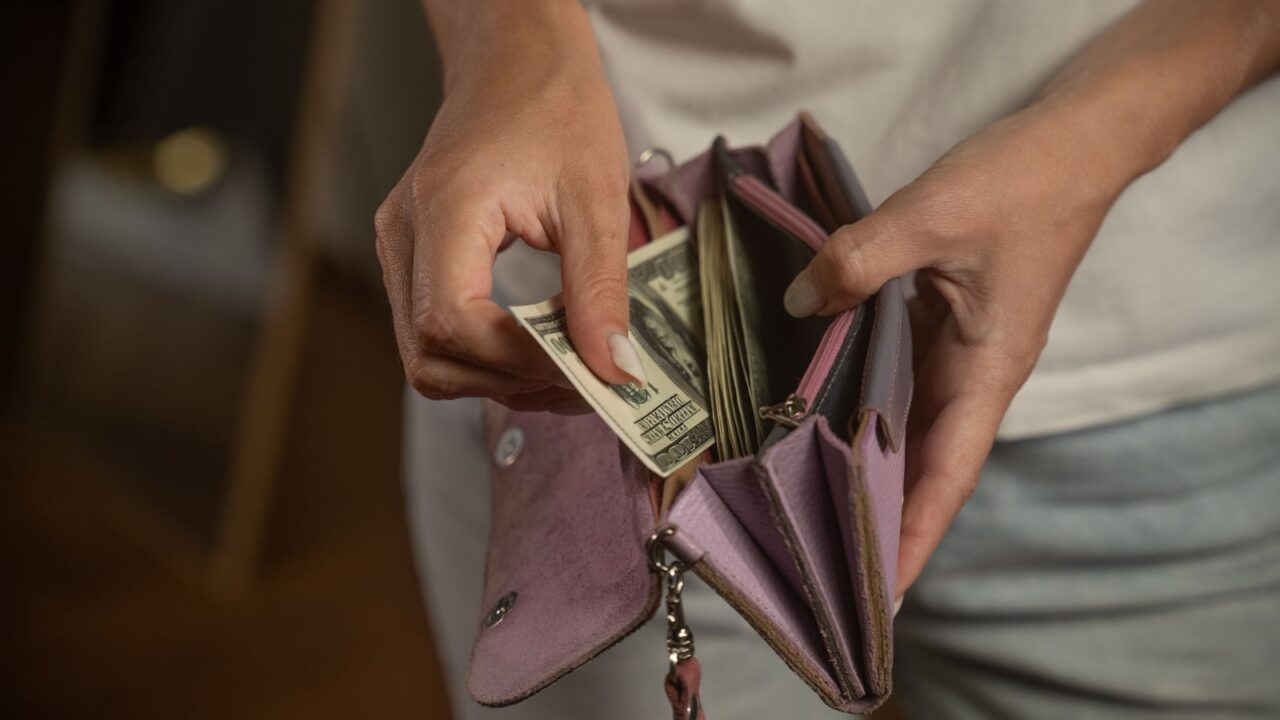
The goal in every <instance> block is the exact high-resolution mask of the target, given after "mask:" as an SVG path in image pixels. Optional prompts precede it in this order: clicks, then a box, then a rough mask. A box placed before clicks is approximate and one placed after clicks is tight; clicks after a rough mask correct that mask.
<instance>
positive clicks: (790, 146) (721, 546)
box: [468, 114, 912, 718]
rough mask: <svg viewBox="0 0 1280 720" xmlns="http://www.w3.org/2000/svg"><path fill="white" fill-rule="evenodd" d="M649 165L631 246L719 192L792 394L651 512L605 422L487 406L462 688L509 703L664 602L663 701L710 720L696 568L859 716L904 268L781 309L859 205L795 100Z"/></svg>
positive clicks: (872, 615) (867, 684)
mask: <svg viewBox="0 0 1280 720" xmlns="http://www.w3.org/2000/svg"><path fill="white" fill-rule="evenodd" d="M657 165H658V163H656V162H653V161H652V160H651V161H649V162H646V163H644V164H642V165H641V166H640V167H638V168H637V169H636V172H635V177H636V185H637V188H636V192H638V193H641V194H642V195H643V197H637V198H636V200H637V202H636V203H633V208H634V209H635V215H636V218H635V219H634V222H633V227H634V229H635V230H636V233H635V234H636V239H635V240H633V242H641V241H642V240H643V239H644V238H647V237H649V236H655V235H657V234H658V231H657V228H653V227H650V226H651V225H654V224H658V223H666V224H669V225H671V226H672V227H674V226H678V225H687V224H692V223H693V222H694V216H695V213H696V211H697V208H698V204H699V202H701V201H702V200H704V199H707V198H710V197H713V196H714V194H715V193H718V192H721V191H723V192H725V193H726V195H727V197H728V198H729V202H731V206H732V212H733V213H735V217H736V219H737V221H738V225H739V226H740V227H741V228H742V235H743V237H744V240H743V243H744V246H745V247H747V248H748V250H750V251H751V253H752V254H753V255H754V256H755V257H756V258H757V261H758V262H759V263H760V265H761V267H760V268H759V271H760V274H761V275H762V277H764V280H763V281H762V282H760V283H758V285H757V287H756V291H755V292H756V294H758V295H759V297H758V298H756V300H757V301H758V302H759V307H760V308H762V310H761V312H760V313H758V321H759V322H760V323H761V327H759V328H757V330H758V331H759V332H760V336H761V337H762V338H764V339H765V346H766V347H765V352H766V354H769V355H770V356H771V357H770V360H771V365H770V366H771V367H772V368H777V369H778V373H779V375H780V377H782V378H783V381H782V386H783V387H785V395H783V396H782V397H775V398H770V403H769V405H770V406H769V407H765V408H762V416H763V417H766V418H767V422H766V431H767V437H766V440H765V441H764V442H763V443H762V446H761V447H762V449H761V450H760V451H759V452H758V453H756V454H755V455H754V456H749V457H740V458H736V459H733V460H729V461H727V462H715V461H714V459H711V460H710V461H708V462H704V463H703V464H701V465H700V466H698V467H697V469H696V471H695V472H694V473H693V475H692V479H691V480H690V481H689V482H688V484H687V485H686V486H685V487H684V489H683V490H682V491H681V492H680V494H679V495H678V496H677V497H676V498H675V500H674V501H673V502H671V503H670V506H669V508H668V509H667V510H666V512H665V513H660V512H659V507H660V502H659V490H658V488H660V487H661V481H660V479H658V478H656V477H654V476H652V474H651V473H650V472H649V471H648V470H647V469H646V468H645V467H644V465H642V464H641V463H640V461H638V460H637V459H636V458H634V457H633V456H632V455H631V453H630V452H629V451H628V450H627V449H626V448H625V447H623V446H621V444H620V443H619V441H618V439H617V438H616V437H615V436H614V434H613V433H612V432H611V431H610V429H609V428H608V427H607V426H606V425H605V423H604V422H603V421H602V420H601V419H600V418H599V417H597V416H595V415H585V416H576V417H561V416H556V415H552V414H548V413H522V412H516V411H512V410H510V409H507V408H504V407H502V406H500V405H497V404H490V405H489V406H488V408H487V411H488V412H487V418H486V423H487V431H488V437H489V442H490V446H491V447H492V448H493V450H494V455H493V457H494V461H493V466H492V484H493V485H492V498H493V500H492V503H493V507H492V527H493V529H492V534H491V537H490V544H489V552H488V560H487V566H486V569H485V589H484V607H483V609H482V612H481V617H480V623H479V628H478V632H477V636H476V641H475V645H474V648H473V651H472V657H471V663H470V667H469V672H468V688H469V690H470V692H471V695H472V696H473V697H474V699H475V700H477V701H478V702H480V703H483V704H485V705H507V704H511V703H515V702H518V701H520V700H522V699H524V698H526V697H529V696H530V695H532V694H534V693H536V692H538V691H539V690H541V689H542V688H545V687H546V686H548V685H549V684H551V683H553V682H555V681H556V680H557V679H558V678H560V677H563V676H564V675H565V674H567V673H569V672H570V671H572V670H573V669H574V668H576V667H578V666H579V665H582V664H583V663H585V662H587V661H588V660H590V659H591V658H593V657H595V656H596V655H597V654H599V653H601V652H604V651H605V650H607V649H608V648H609V647H610V646H612V645H613V644H614V643H617V642H618V641H619V640H621V639H622V638H624V637H625V636H626V635H628V634H629V633H631V632H632V631H633V630H635V629H636V628H637V627H639V626H640V625H642V624H643V623H645V622H646V621H648V620H649V619H650V618H651V617H653V615H654V614H655V611H656V610H657V608H658V606H659V604H660V603H661V602H662V601H663V600H664V599H665V601H666V609H667V623H668V630H669V632H668V647H667V649H666V650H667V654H668V657H669V659H670V662H671V671H670V673H669V675H668V678H667V690H668V695H669V697H670V699H671V701H672V704H673V706H674V708H675V711H676V717H683V718H700V717H703V716H704V710H703V708H702V706H701V698H700V697H698V691H697V676H698V672H699V670H698V668H697V666H696V661H695V660H693V658H694V654H693V643H692V635H691V631H690V629H689V628H687V627H685V625H684V622H683V615H682V613H681V609H680V608H681V606H680V602H681V600H680V595H679V590H680V588H681V581H682V576H683V573H685V572H692V573H695V574H696V575H698V576H699V577H700V578H702V579H703V580H704V581H705V582H706V583H707V584H708V585H709V586H710V587H712V588H713V589H714V590H715V591H716V592H717V593H718V594H719V595H720V596H721V597H723V598H724V600H725V601H726V602H728V603H729V604H730V605H731V606H732V607H733V608H734V609H735V610H736V611H737V612H739V613H740V614H741V615H742V616H743V617H744V618H745V619H746V620H747V621H748V622H749V623H750V625H751V626H752V627H753V628H754V629H755V630H756V631H757V632H759V634H760V636H761V637H762V638H763V639H764V641H765V642H767V643H768V644H769V645H770V646H771V647H772V648H773V650H774V651H776V652H777V654H778V655H779V656H780V657H781V658H782V660H783V661H784V662H785V663H786V664H787V665H788V666H789V667H790V668H791V669H792V670H793V671H794V672H795V673H796V674H798V675H799V676H800V677H801V678H803V679H804V680H805V682H807V683H808V684H809V686H810V687H812V688H813V690H814V691H815V692H817V694H818V695H819V696H821V698H822V700H823V701H825V702H826V703H827V704H828V705H830V706H831V707H833V708H836V709H838V710H841V711H845V712H849V713H862V712H868V711H870V710H873V709H874V708H876V707H877V706H879V705H880V704H881V703H882V702H883V701H884V700H885V698H887V697H888V695H889V693H890V690H891V686H892V677H891V675H892V673H891V670H892V663H893V600H894V570H895V567H896V562H897V551H898V532H899V524H900V520H901V509H902V497H903V484H902V483H903V457H904V453H903V442H904V435H905V425H906V418H907V409H908V405H909V404H910V400H911V388H912V373H911V333H910V329H909V327H908V320H907V313H906V306H905V303H904V299H903V293H902V288H901V286H900V281H898V280H892V281H890V282H888V283H886V284H885V285H884V287H882V288H881V290H880V292H879V293H878V294H877V295H875V296H874V297H873V298H872V299H870V300H868V301H867V302H865V303H864V304H862V305H861V306H859V307H857V308H855V309H853V310H849V311H847V312H845V313H843V314H841V315H838V316H836V317H834V318H816V319H808V320H806V321H799V320H794V319H791V318H790V317H789V316H787V315H786V314H785V312H783V311H782V293H783V292H784V291H785V288H786V286H787V284H788V283H789V282H790V281H791V279H792V278H793V277H794V276H795V274H796V273H797V272H799V271H800V270H801V269H802V268H803V267H805V265H806V264H807V263H808V261H809V259H810V258H812V256H813V254H814V252H815V251H816V250H817V249H818V248H819V247H821V245H822V243H823V242H825V240H826V238H827V235H828V234H829V233H830V232H831V231H832V230H834V229H836V228H837V227H839V226H841V225H845V224H848V223H853V222H856V221H857V220H858V219H859V218H861V217H862V216H864V215H865V214H867V213H868V212H870V207H869V205H868V202H867V199H866V197H865V195H864V194H863V192H862V190H861V188H860V186H859V184H858V181H857V179H856V177H855V176H854V174H853V171H852V170H851V169H850V167H849V164H848V163H847V161H846V160H845V158H844V156H843V154H842V153H841V151H840V149H839V147H838V146H837V145H836V143H835V142H834V141H833V140H832V139H831V138H829V137H828V136H827V135H826V134H825V133H824V132H823V131H822V130H821V129H820V128H819V127H818V126H817V124H816V123H815V122H814V121H813V120H812V119H811V118H809V117H808V116H807V115H803V114H802V115H801V116H800V117H799V118H797V119H796V120H795V121H793V122H792V123H790V124H789V125H787V126H786V127H785V128H783V129H782V131H780V132H779V133H778V134H777V135H776V136H774V137H773V138H772V139H771V140H770V141H769V143H768V145H767V146H765V147H749V148H741V149H733V150H729V149H727V148H726V147H725V146H724V143H723V141H717V144H716V145H715V146H714V147H713V148H712V149H711V150H709V151H707V152H706V153H703V154H702V155H699V156H698V157H695V158H693V159H692V160H689V161H688V162H686V163H684V164H682V165H679V166H677V167H674V168H671V169H669V170H664V169H661V168H658V167H656V166H657ZM642 208H643V212H642ZM693 630H695V631H696V628H694V629H693Z"/></svg>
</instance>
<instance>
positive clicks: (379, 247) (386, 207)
mask: <svg viewBox="0 0 1280 720" xmlns="http://www.w3.org/2000/svg"><path fill="white" fill-rule="evenodd" d="M402 217H403V216H402V214H401V210H400V204H399V203H398V202H396V201H394V200H392V199H390V198H388V199H387V200H386V201H385V202H383V203H382V205H380V206H378V210H377V212H375V213H374V214H373V232H374V249H375V250H376V251H377V253H378V259H379V260H382V261H384V262H385V261H386V259H387V256H388V255H389V254H390V253H391V252H392V251H393V248H394V247H395V246H398V245H399V243H400V238H401V236H402V234H403V231H404V222H403V220H402V219H401V218H402Z"/></svg>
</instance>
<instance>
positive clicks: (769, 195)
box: [733, 175, 857, 427]
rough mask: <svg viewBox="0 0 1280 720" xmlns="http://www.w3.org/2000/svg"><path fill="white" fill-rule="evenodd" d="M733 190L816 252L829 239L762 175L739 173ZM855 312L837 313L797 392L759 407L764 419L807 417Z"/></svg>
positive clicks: (789, 420) (791, 423)
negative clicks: (761, 176) (762, 179)
mask: <svg viewBox="0 0 1280 720" xmlns="http://www.w3.org/2000/svg"><path fill="white" fill-rule="evenodd" d="M733 190H734V193H735V194H736V195H737V196H738V197H739V198H740V199H741V200H742V201H743V202H746V203H747V204H749V205H751V206H752V207H754V208H755V209H756V210H758V211H759V212H760V213H761V214H762V215H764V216H765V217H766V219H768V220H769V221H771V222H773V223H774V224H775V225H777V226H778V227H779V228H780V229H781V230H783V231H784V232H787V233H789V234H790V235H791V236H792V237H794V238H796V239H798V240H800V241H801V242H803V243H804V244H806V245H808V246H809V247H810V248H812V249H813V251H814V252H818V251H819V250H821V249H822V245H823V243H825V242H826V240H827V233H826V231H825V230H823V229H822V227H821V226H819V225H818V223H816V222H814V221H813V219H812V218H810V217H809V216H807V215H805V214H804V213H803V212H801V211H800V210H799V209H797V208H796V207H795V206H793V205H792V204H791V203H789V202H787V201H786V200H784V199H783V198H782V197H781V196H780V195H778V194H777V193H775V192H774V191H773V190H770V189H769V187H768V186H767V185H765V184H764V183H763V182H761V181H760V180H759V178H756V177H753V176H751V175H739V176H737V177H736V178H734V181H733ZM856 314H857V308H854V309H853V310H849V311H847V312H843V313H841V314H840V315H838V316H836V319H835V320H833V321H832V322H831V325H830V326H829V327H828V328H827V331H826V332H825V333H823V335H822V340H821V341H820V342H819V343H818V350H817V352H815V353H814V356H813V360H812V361H811V362H810V363H809V367H807V368H805V371H804V376H803V377H801V378H800V384H799V385H797V386H796V391H795V392H794V393H791V394H790V395H788V396H787V398H786V399H785V400H783V401H782V402H780V403H778V404H777V405H766V406H765V407H762V408H760V417H761V418H763V419H765V420H773V421H774V422H777V423H779V424H781V425H787V426H789V427H795V426H796V425H798V424H799V423H800V421H801V420H803V419H804V418H805V416H806V415H807V414H808V412H809V411H810V410H812V409H813V406H814V405H815V404H816V402H817V401H818V397H817V396H818V393H819V392H820V391H821V390H822V384H823V381H824V380H825V379H826V377H827V376H828V375H830V374H831V367H832V365H834V364H835V360H836V356H837V355H839V354H840V348H841V347H843V346H844V342H845V339H846V338H847V337H848V335H849V328H850V327H852V326H853V320H854V317H855V315H856Z"/></svg>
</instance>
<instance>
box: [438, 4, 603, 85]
mask: <svg viewBox="0 0 1280 720" xmlns="http://www.w3.org/2000/svg"><path fill="white" fill-rule="evenodd" d="M425 4H426V7H427V11H428V16H429V18H430V21H431V27H432V30H433V34H434V35H435V37H436V44H437V47H438V50H439V53H440V59H441V65H442V69H443V73H444V91H445V95H446V96H448V95H449V93H450V92H451V91H452V90H453V89H454V88H455V87H457V86H458V85H459V84H461V83H462V81H463V80H466V79H469V78H479V79H480V81H481V82H484V79H483V78H484V77H485V76H486V75H488V74H489V73H492V72H499V73H511V72H515V71H520V70H537V69H541V68H548V67H556V66H561V67H563V66H582V65H584V64H585V66H586V67H588V68H590V67H593V66H594V67H599V64H600V61H599V55H598V52H597V49H596V44H595V36H594V34H593V32H592V30H591V25H590V22H589V20H588V18H587V14H586V11H585V10H584V9H583V8H582V6H581V5H580V4H579V3H578V1H577V0H538V1H535V2H531V1H530V0H470V1H468V2H463V3H451V2H448V0H425Z"/></svg>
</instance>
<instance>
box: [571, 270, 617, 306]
mask: <svg viewBox="0 0 1280 720" xmlns="http://www.w3.org/2000/svg"><path fill="white" fill-rule="evenodd" d="M576 284H577V286H578V294H579V296H580V297H582V298H583V299H585V300H587V302H589V303H591V304H592V305H594V306H596V307H600V308H603V309H606V310H607V309H612V308H619V307H626V304H627V286H626V283H625V282H624V281H623V280H622V279H621V278H619V277H617V276H615V275H613V274H611V273H609V272H607V271H605V270H604V269H602V267H601V266H600V264H599V263H593V264H591V265H589V266H588V269H587V270H586V271H585V272H584V273H583V274H582V276H581V277H579V278H578V279H577V283H576Z"/></svg>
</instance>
